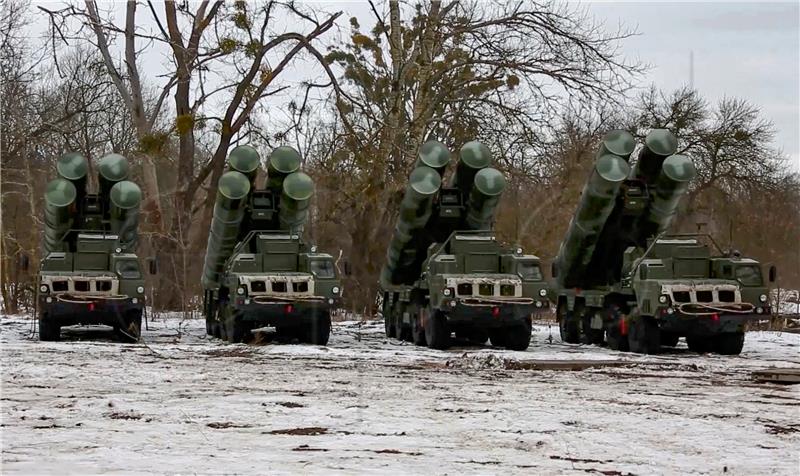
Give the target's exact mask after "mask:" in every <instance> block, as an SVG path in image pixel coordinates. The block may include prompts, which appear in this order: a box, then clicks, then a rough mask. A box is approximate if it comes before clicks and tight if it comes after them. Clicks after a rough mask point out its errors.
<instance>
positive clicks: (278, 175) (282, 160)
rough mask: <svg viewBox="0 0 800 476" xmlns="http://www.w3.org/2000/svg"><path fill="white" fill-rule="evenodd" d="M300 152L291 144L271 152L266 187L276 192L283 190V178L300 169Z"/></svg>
mask: <svg viewBox="0 0 800 476" xmlns="http://www.w3.org/2000/svg"><path fill="white" fill-rule="evenodd" d="M301 162H302V159H301V157H300V153H299V152H297V151H296V150H294V149H293V148H291V147H289V146H285V145H284V146H280V147H278V148H276V149H275V150H273V151H272V152H271V153H270V154H269V159H268V160H267V183H266V187H267V188H269V189H270V190H273V191H274V192H275V193H278V194H279V193H281V192H282V191H283V180H284V179H285V178H286V177H287V176H288V175H289V174H293V173H295V172H297V171H298V170H300V164H301Z"/></svg>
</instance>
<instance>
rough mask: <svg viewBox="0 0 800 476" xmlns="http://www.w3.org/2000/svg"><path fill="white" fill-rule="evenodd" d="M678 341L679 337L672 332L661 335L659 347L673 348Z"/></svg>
mask: <svg viewBox="0 0 800 476" xmlns="http://www.w3.org/2000/svg"><path fill="white" fill-rule="evenodd" d="M680 339H681V336H680V335H678V334H676V333H674V332H662V333H661V345H662V346H664V347H675V346H676V345H678V341H679V340H680Z"/></svg>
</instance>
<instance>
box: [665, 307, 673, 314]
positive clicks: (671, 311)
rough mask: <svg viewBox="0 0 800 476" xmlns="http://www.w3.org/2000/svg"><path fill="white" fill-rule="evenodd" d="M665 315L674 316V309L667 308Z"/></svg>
mask: <svg viewBox="0 0 800 476" xmlns="http://www.w3.org/2000/svg"><path fill="white" fill-rule="evenodd" d="M667 314H675V309H672V308H671V307H668V308H667Z"/></svg>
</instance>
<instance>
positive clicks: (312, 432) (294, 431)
mask: <svg viewBox="0 0 800 476" xmlns="http://www.w3.org/2000/svg"><path fill="white" fill-rule="evenodd" d="M326 433H328V429H327V428H323V427H321V426H309V427H306V428H287V429H282V430H272V431H267V432H264V433H263V434H265V435H304V436H317V435H324V434H326Z"/></svg>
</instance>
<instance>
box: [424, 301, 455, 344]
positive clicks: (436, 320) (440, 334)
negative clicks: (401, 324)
mask: <svg viewBox="0 0 800 476" xmlns="http://www.w3.org/2000/svg"><path fill="white" fill-rule="evenodd" d="M423 326H424V328H425V342H426V343H427V344H428V347H430V348H431V349H439V350H444V349H447V348H448V347H450V325H449V324H448V323H447V316H446V315H445V314H444V313H443V312H441V311H439V310H429V311H428V312H427V313H426V316H425V320H424V322H423Z"/></svg>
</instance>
